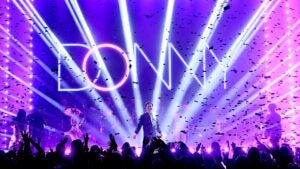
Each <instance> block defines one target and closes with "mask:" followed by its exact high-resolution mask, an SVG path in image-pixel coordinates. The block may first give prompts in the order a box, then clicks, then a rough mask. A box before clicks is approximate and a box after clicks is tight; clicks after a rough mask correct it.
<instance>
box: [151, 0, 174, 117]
mask: <svg viewBox="0 0 300 169" xmlns="http://www.w3.org/2000/svg"><path fill="white" fill-rule="evenodd" d="M174 3H175V2H174V0H168V5H167V13H166V17H165V23H164V27H163V33H162V40H161V48H160V51H159V61H158V74H159V75H160V76H161V77H163V74H164V70H165V68H164V63H165V61H166V56H167V55H166V53H167V45H168V41H169V36H170V32H171V29H170V28H171V21H172V17H173V9H174ZM169 64H170V63H169ZM169 80H170V74H169ZM169 84H170V85H172V81H169ZM161 86H162V83H161V80H160V78H159V77H157V78H156V80H155V85H154V91H153V95H152V103H153V105H155V106H154V107H153V112H158V110H159V106H156V105H159V104H158V103H159V97H160V93H161Z"/></svg>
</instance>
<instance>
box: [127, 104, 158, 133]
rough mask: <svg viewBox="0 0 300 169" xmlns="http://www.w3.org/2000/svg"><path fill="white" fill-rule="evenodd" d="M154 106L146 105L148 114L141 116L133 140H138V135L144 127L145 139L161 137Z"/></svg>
mask: <svg viewBox="0 0 300 169" xmlns="http://www.w3.org/2000/svg"><path fill="white" fill-rule="evenodd" d="M152 109H153V104H152V103H150V102H148V103H146V112H145V113H144V114H142V115H141V117H140V118H139V122H138V125H137V128H136V130H135V132H134V135H133V138H134V139H135V138H136V135H137V134H138V133H139V131H140V129H141V128H142V127H143V131H144V137H148V138H152V137H156V136H161V131H160V128H159V125H158V120H157V119H156V117H155V116H154V113H153V112H152Z"/></svg>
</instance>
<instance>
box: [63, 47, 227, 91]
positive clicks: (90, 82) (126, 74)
mask: <svg viewBox="0 0 300 169" xmlns="http://www.w3.org/2000/svg"><path fill="white" fill-rule="evenodd" d="M63 46H73V47H84V48H87V49H88V52H87V53H86V54H85V56H84V58H83V62H82V67H81V68H82V71H83V76H84V77H85V80H87V82H88V83H83V84H84V85H85V86H84V87H81V88H75V87H63V86H61V83H60V80H58V90H59V91H82V90H86V89H88V88H90V87H92V88H95V89H97V90H100V91H105V92H107V91H112V90H116V89H118V88H120V87H121V86H122V85H123V84H124V83H125V82H126V81H127V79H128V77H129V75H130V73H129V60H128V56H127V55H126V52H125V51H124V50H123V49H122V48H120V47H118V46H117V45H114V44H110V43H104V44H98V45H97V46H96V47H93V48H90V47H89V46H87V45H84V44H63ZM103 48H110V49H113V50H115V51H117V52H118V53H119V54H120V55H121V56H122V60H123V62H124V64H125V71H124V73H123V74H122V77H121V80H120V81H119V82H117V83H115V84H113V85H111V86H100V85H98V84H95V81H96V79H97V78H98V77H99V73H100V72H98V75H97V77H96V78H95V79H94V80H93V79H91V78H90V77H89V75H88V71H87V68H88V64H87V62H88V59H89V58H90V56H91V55H92V54H94V53H95V52H96V51H98V50H100V49H103ZM206 48H207V49H208V46H206ZM171 50H172V51H174V52H175V53H176V56H177V57H178V58H179V59H180V61H181V62H182V63H183V64H184V66H185V67H186V70H189V71H190V72H189V73H190V74H191V75H192V77H193V78H194V79H195V80H196V82H197V83H198V84H199V86H201V87H203V88H205V87H206V65H205V64H206V63H205V62H203V74H202V77H203V81H202V82H201V81H200V79H199V78H198V77H197V76H196V73H195V72H193V70H192V69H191V67H189V65H188V64H187V62H186V61H185V60H184V58H183V57H182V56H181V54H180V53H179V52H178V51H177V49H176V48H175V47H174V46H173V44H172V43H168V59H169V61H168V62H169V65H168V76H169V77H168V82H167V81H166V80H165V79H164V78H163V77H162V75H161V74H160V73H159V72H158V70H157V68H155V66H154V65H153V64H152V62H151V60H150V59H149V57H148V56H147V55H146V54H145V53H144V51H143V50H142V49H141V48H140V47H139V45H138V44H137V43H135V45H134V55H135V56H134V57H136V55H137V51H139V52H140V53H141V55H142V56H143V58H144V59H145V60H146V61H147V63H148V64H149V65H150V67H151V68H152V69H153V71H154V72H155V73H156V75H157V77H158V78H159V79H160V80H161V82H162V83H163V84H164V85H165V87H166V88H168V89H169V90H171V89H172V65H171V59H172V56H171V53H172V52H171ZM210 52H211V53H213V52H212V51H210ZM213 55H214V54H213ZM203 57H204V59H205V57H206V56H205V54H204V56H203ZM214 59H215V60H216V61H217V63H218V66H220V67H221V68H222V70H223V73H224V76H223V77H224V82H223V83H224V89H225V88H226V72H227V68H226V67H225V66H223V65H222V64H221V62H220V61H219V60H218V58H217V57H216V56H215V55H214ZM62 61H63V59H62V57H61V56H60V57H59V63H61V62H62ZM69 66H70V67H71V66H72V65H69ZM58 73H59V74H61V68H60V65H59V66H58ZM61 78H62V79H63V77H61Z"/></svg>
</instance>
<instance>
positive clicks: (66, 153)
mask: <svg viewBox="0 0 300 169" xmlns="http://www.w3.org/2000/svg"><path fill="white" fill-rule="evenodd" d="M69 155H71V148H70V147H67V148H66V149H65V156H69Z"/></svg>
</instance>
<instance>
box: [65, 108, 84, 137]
mask: <svg viewBox="0 0 300 169" xmlns="http://www.w3.org/2000/svg"><path fill="white" fill-rule="evenodd" d="M64 113H65V114H66V115H67V116H69V117H70V124H71V129H70V130H69V131H67V132H65V135H67V136H69V137H70V138H71V140H75V139H82V138H83V133H82V131H81V126H82V124H83V122H84V114H83V113H82V111H80V110H79V109H77V108H68V109H66V110H65V112H64Z"/></svg>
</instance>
